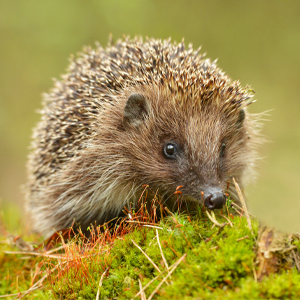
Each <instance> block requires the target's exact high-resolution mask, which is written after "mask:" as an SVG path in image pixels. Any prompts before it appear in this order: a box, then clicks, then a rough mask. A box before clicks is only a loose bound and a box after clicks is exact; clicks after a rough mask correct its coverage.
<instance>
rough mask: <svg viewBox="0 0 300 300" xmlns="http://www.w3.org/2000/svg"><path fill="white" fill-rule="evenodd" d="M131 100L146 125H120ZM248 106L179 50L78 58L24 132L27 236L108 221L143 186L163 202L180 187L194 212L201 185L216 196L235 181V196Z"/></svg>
mask: <svg viewBox="0 0 300 300" xmlns="http://www.w3.org/2000/svg"><path fill="white" fill-rule="evenodd" d="M136 93H138V94H141V95H143V97H144V98H145V101H146V108H145V110H147V116H146V117H145V118H136V119H135V118H133V121H136V123H134V122H132V123H130V122H127V119H126V118H127V117H126V116H125V117H124V109H125V106H126V103H127V100H128V99H129V96H130V95H132V94H136ZM251 98H252V93H251V92H249V91H247V90H245V89H243V88H242V87H241V86H240V84H239V83H238V82H232V81H231V80H230V79H229V78H228V77H227V76H226V75H225V74H224V73H223V72H222V71H220V69H218V68H217V67H216V65H215V63H211V62H210V61H209V60H208V59H206V60H204V59H203V55H199V54H198V51H194V50H193V49H192V47H191V46H189V47H188V49H185V47H184V44H183V43H180V44H176V43H171V42H170V41H169V40H168V41H160V40H154V39H149V40H147V41H146V42H143V41H142V40H141V39H137V38H136V39H135V40H130V39H125V40H124V41H118V42H117V43H116V44H115V45H109V46H108V47H107V48H106V49H105V50H104V49H103V48H101V47H100V46H98V47H97V49H96V50H93V49H90V48H86V49H85V51H84V52H83V53H81V54H80V56H79V57H78V58H77V59H72V62H71V65H70V67H69V70H68V73H67V74H66V75H65V76H63V79H62V80H61V81H57V82H56V84H55V87H54V89H53V90H52V91H51V92H50V94H48V95H46V96H45V102H44V108H43V111H42V112H41V114H42V120H41V122H40V123H39V125H38V126H37V128H36V129H35V131H34V141H33V144H32V153H31V155H30V158H29V163H28V169H29V185H28V201H27V209H28V211H29V212H30V213H31V215H32V219H33V223H34V224H33V225H34V228H35V230H37V231H40V232H43V233H44V234H50V233H52V232H53V230H59V229H62V228H65V227H68V226H70V225H71V224H72V222H73V220H74V219H75V220H76V221H77V222H78V223H80V224H81V225H82V226H84V227H86V226H88V225H89V224H90V223H92V222H94V221H97V222H98V223H103V222H104V221H108V220H109V219H111V218H112V217H114V216H117V215H119V214H120V212H121V210H122V209H123V207H124V206H126V205H128V203H129V202H130V201H131V202H134V203H135V202H136V200H137V199H138V198H139V195H140V193H141V191H142V185H143V184H149V185H150V187H151V188H152V190H156V189H158V190H159V192H160V194H161V195H162V196H163V199H167V198H169V197H170V196H171V195H172V193H173V192H174V191H175V189H176V187H177V186H179V185H182V186H183V188H182V189H181V191H182V192H183V196H184V197H185V198H186V199H190V200H192V201H197V202H200V201H201V191H202V190H203V189H204V188H205V187H206V186H207V185H217V186H219V187H220V188H222V189H223V190H224V191H225V190H226V186H227V182H228V181H231V179H232V177H235V178H236V180H237V181H238V182H239V184H240V185H241V186H243V185H244V183H246V182H248V181H249V180H250V178H251V177H252V176H253V175H252V174H253V172H252V171H253V165H254V163H255V160H256V145H257V143H258V142H259V138H258V126H257V122H256V120H255V118H254V116H252V115H250V114H249V113H248V112H247V109H246V106H247V105H248V104H250V103H251ZM241 110H243V111H244V112H245V118H244V120H243V118H242V117H243V113H242V112H241ZM125 111H126V109H125ZM129 112H131V111H129ZM134 113H135V112H134ZM168 141H172V142H176V144H178V145H180V149H181V155H180V157H179V158H178V159H177V160H170V159H169V160H168V159H166V157H165V156H164V155H163V150H162V149H163V147H164V144H165V143H166V142H168ZM223 143H225V144H226V152H225V154H224V157H223V156H222V157H221V156H220V149H221V145H222V144H223ZM231 192H232V196H233V197H235V195H234V191H233V190H232V189H231Z"/></svg>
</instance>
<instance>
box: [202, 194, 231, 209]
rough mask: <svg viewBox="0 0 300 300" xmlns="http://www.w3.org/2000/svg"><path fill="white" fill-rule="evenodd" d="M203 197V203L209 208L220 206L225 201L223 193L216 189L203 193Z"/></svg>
mask: <svg viewBox="0 0 300 300" xmlns="http://www.w3.org/2000/svg"><path fill="white" fill-rule="evenodd" d="M203 199H204V205H205V206H206V207H207V208H208V209H211V210H213V209H217V208H221V207H222V206H223V205H224V204H225V202H226V197H225V195H224V193H223V192H222V191H221V190H217V189H212V190H210V191H208V192H207V193H205V194H204V196H203Z"/></svg>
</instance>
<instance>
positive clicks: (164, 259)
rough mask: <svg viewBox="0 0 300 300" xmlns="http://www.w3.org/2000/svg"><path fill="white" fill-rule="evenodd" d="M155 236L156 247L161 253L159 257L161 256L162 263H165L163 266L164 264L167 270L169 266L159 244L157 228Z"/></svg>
mask: <svg viewBox="0 0 300 300" xmlns="http://www.w3.org/2000/svg"><path fill="white" fill-rule="evenodd" d="M156 238H157V243H158V247H159V250H160V253H161V257H162V259H163V262H164V264H165V266H166V269H167V270H168V269H169V266H168V263H167V261H166V258H165V256H164V253H163V251H162V248H161V245H160V241H159V235H158V230H157V229H156Z"/></svg>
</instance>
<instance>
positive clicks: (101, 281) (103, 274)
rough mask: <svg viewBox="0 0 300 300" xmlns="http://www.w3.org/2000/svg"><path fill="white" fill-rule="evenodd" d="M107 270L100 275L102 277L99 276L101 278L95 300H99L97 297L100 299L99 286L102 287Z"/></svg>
mask: <svg viewBox="0 0 300 300" xmlns="http://www.w3.org/2000/svg"><path fill="white" fill-rule="evenodd" d="M107 270H108V269H106V270H105V271H104V272H103V273H102V275H101V278H100V281H99V285H98V291H97V295H96V300H99V297H100V288H101V286H102V283H103V279H104V276H105V274H106V272H107Z"/></svg>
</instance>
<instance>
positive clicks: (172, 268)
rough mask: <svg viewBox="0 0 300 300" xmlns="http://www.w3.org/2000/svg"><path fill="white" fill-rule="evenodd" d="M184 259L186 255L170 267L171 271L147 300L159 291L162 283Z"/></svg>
mask: <svg viewBox="0 0 300 300" xmlns="http://www.w3.org/2000/svg"><path fill="white" fill-rule="evenodd" d="M185 257H186V254H183V255H182V256H181V258H179V260H178V261H177V262H176V263H175V264H174V265H173V266H172V267H171V270H170V272H169V274H168V275H167V276H166V277H165V278H164V279H163V280H162V281H161V282H160V283H159V285H158V286H157V287H156V289H155V290H154V291H153V292H152V294H151V295H150V296H149V298H148V300H151V299H152V298H153V296H154V295H155V294H156V293H157V291H158V290H159V289H160V287H161V286H162V285H163V284H164V282H165V281H166V280H167V279H168V277H169V276H170V275H171V274H172V273H173V272H174V271H175V269H176V268H177V267H178V265H179V264H180V263H181V262H182V261H183V259H184V258H185Z"/></svg>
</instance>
